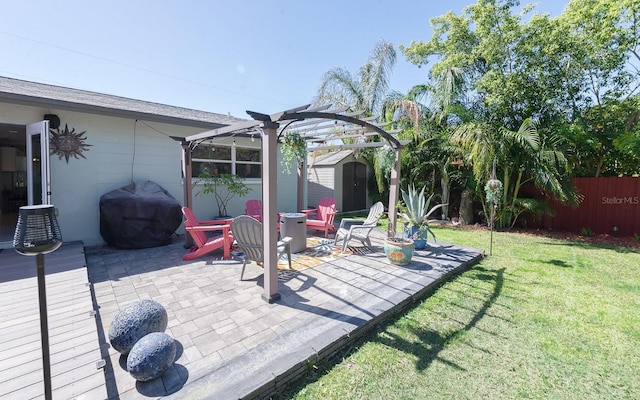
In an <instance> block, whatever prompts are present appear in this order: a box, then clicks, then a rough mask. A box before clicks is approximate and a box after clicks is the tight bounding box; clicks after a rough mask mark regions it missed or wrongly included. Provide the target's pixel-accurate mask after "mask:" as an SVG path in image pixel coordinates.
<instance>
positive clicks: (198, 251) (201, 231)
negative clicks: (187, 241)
mask: <svg viewBox="0 0 640 400" xmlns="http://www.w3.org/2000/svg"><path fill="white" fill-rule="evenodd" d="M182 214H183V215H184V218H185V221H184V228H185V230H186V231H187V232H188V233H189V234H190V235H191V237H192V238H193V242H194V244H195V245H194V246H193V247H192V248H191V249H190V250H189V253H187V254H185V255H184V256H183V257H182V260H183V261H188V260H193V259H194V258H198V257H201V256H203V255H205V254H207V253H209V252H211V251H213V250H216V249H219V248H222V249H223V254H224V258H225V259H229V258H231V245H232V244H233V235H232V234H231V228H230V225H229V224H230V222H231V220H230V219H229V220H226V219H221V220H212V221H198V219H197V218H196V216H195V215H194V214H193V211H192V210H191V209H190V208H188V207H182ZM211 231H222V235H221V236H216V237H212V238H209V237H207V235H206V234H205V232H211Z"/></svg>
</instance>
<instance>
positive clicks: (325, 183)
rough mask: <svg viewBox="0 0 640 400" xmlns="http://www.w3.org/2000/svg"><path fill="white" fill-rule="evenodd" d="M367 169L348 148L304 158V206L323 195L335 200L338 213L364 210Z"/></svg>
mask: <svg viewBox="0 0 640 400" xmlns="http://www.w3.org/2000/svg"><path fill="white" fill-rule="evenodd" d="M371 173H373V171H372V170H371V168H369V166H368V165H367V164H366V163H365V162H364V161H363V160H362V159H358V158H356V157H355V156H354V153H353V151H352V150H342V151H337V152H332V153H327V154H321V155H314V153H309V156H308V157H307V206H309V207H314V206H316V205H318V201H319V200H320V199H321V198H323V197H333V198H334V199H336V207H337V208H338V211H339V212H347V211H357V210H365V209H367V208H369V207H370V206H371V199H370V198H369V195H368V193H367V181H368V179H369V176H370V174H371Z"/></svg>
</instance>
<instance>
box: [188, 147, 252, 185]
mask: <svg viewBox="0 0 640 400" xmlns="http://www.w3.org/2000/svg"><path fill="white" fill-rule="evenodd" d="M261 153H262V152H261V150H260V149H254V148H248V147H240V146H221V145H211V144H200V145H199V146H198V147H197V148H196V149H195V150H194V151H193V153H192V155H191V160H192V177H194V178H197V177H198V176H199V175H200V174H201V173H203V172H205V171H206V172H209V173H210V174H211V175H212V176H220V174H236V175H238V176H240V177H242V178H249V179H250V178H257V179H259V178H261V177H262V162H261V158H262V157H261Z"/></svg>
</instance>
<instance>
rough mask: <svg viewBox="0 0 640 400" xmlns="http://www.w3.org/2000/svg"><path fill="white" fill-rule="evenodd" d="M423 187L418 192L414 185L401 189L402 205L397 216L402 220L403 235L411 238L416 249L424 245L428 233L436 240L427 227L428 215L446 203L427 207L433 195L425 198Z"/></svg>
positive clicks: (422, 247)
mask: <svg viewBox="0 0 640 400" xmlns="http://www.w3.org/2000/svg"><path fill="white" fill-rule="evenodd" d="M425 189H426V187H423V188H422V190H420V192H418V190H417V189H416V188H415V186H414V185H411V186H409V187H408V188H407V191H404V190H402V201H403V202H404V207H403V208H402V212H401V213H400V214H399V217H400V219H401V220H402V221H403V222H404V226H405V232H404V233H405V236H406V237H408V238H411V239H413V242H414V244H415V248H416V249H417V250H421V249H424V248H425V247H426V245H427V238H428V236H429V233H430V234H431V236H433V240H436V235H435V234H434V233H433V231H432V230H431V229H430V228H429V215H431V214H432V213H433V212H434V211H435V210H437V209H439V208H441V207H443V206H445V205H446V203H445V204H438V205H435V206H433V207H432V208H431V209H429V205H430V204H431V200H432V199H433V196H434V195H433V194H431V196H429V198H428V199H425V194H424V191H425ZM428 209H429V210H428ZM427 210H428V211H427Z"/></svg>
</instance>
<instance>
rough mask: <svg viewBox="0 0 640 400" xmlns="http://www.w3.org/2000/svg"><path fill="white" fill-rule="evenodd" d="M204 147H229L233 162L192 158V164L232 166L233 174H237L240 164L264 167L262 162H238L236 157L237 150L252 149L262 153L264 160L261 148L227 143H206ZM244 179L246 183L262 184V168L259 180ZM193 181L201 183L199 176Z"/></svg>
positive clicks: (193, 177)
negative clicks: (208, 163)
mask: <svg viewBox="0 0 640 400" xmlns="http://www.w3.org/2000/svg"><path fill="white" fill-rule="evenodd" d="M203 145H205V146H213V147H227V148H230V149H231V160H222V159H217V158H192V159H191V164H193V163H194V162H204V163H206V162H211V163H218V164H231V173H232V174H234V175H235V174H237V165H238V163H240V164H251V165H259V166H260V167H262V161H237V157H236V151H237V149H239V148H241V149H250V150H255V151H258V152H259V153H260V159H261V160H262V149H261V148H260V147H251V146H242V145H238V144H226V143H204V144H203ZM215 154H216V153H215V152H212V156H213V155H215ZM241 178H242V179H244V180H245V181H246V182H249V183H251V182H260V181H262V168H261V169H260V177H258V178H245V177H243V176H241ZM192 180H194V182H198V181H200V179H199V178H198V177H197V176H192Z"/></svg>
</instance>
